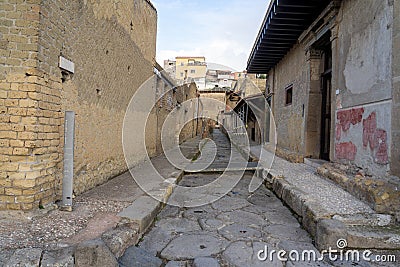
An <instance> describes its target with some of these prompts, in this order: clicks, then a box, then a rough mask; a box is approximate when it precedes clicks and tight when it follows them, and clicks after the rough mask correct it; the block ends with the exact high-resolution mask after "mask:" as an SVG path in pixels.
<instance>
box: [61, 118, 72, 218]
mask: <svg viewBox="0 0 400 267" xmlns="http://www.w3.org/2000/svg"><path fill="white" fill-rule="evenodd" d="M74 132H75V112H73V111H66V112H65V123H64V177H63V184H62V206H61V209H62V210H65V211H72V194H73V177H74V139H75V133H74Z"/></svg>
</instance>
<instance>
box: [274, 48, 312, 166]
mask: <svg viewBox="0 0 400 267" xmlns="http://www.w3.org/2000/svg"><path fill="white" fill-rule="evenodd" d="M305 66H306V56H305V51H304V47H303V46H302V45H296V46H294V47H293V48H292V49H291V50H290V51H289V53H288V54H287V55H286V57H285V58H283V59H282V61H280V62H279V63H278V64H277V65H276V67H275V68H274V69H273V70H271V71H270V73H269V74H268V85H269V87H270V89H271V90H272V91H273V92H274V96H273V107H272V111H273V115H274V120H275V124H276V132H277V137H276V138H277V142H278V143H277V150H282V151H281V153H285V152H284V150H288V152H290V153H291V152H294V154H297V155H300V156H301V155H304V127H305V123H304V116H303V106H304V108H305V107H306V106H307V96H308V90H307V88H308V82H307V81H308V79H309V78H308V76H309V75H308V73H307V68H305ZM289 85H293V97H292V99H293V102H292V104H291V105H286V102H285V101H286V90H285V89H286V87H287V86H289ZM278 154H279V151H278ZM282 156H284V155H282ZM291 159H292V160H294V161H301V160H300V159H296V157H295V158H291Z"/></svg>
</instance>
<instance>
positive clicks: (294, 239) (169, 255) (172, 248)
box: [122, 130, 329, 267]
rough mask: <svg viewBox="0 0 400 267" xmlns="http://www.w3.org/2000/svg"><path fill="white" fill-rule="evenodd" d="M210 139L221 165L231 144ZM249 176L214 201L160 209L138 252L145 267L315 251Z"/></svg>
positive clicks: (249, 262)
mask: <svg viewBox="0 0 400 267" xmlns="http://www.w3.org/2000/svg"><path fill="white" fill-rule="evenodd" d="M213 140H214V142H215V144H216V146H217V148H218V153H217V157H216V159H215V161H214V162H213V165H225V164H226V163H227V161H228V160H229V155H230V146H229V145H227V144H229V142H228V140H227V139H226V137H225V136H223V135H222V134H221V132H220V131H219V130H216V131H215V132H214V134H213ZM219 175H220V174H218V173H194V174H189V175H185V176H184V178H183V179H182V181H181V182H180V185H181V186H186V187H197V186H202V185H204V184H208V183H210V182H212V181H214V180H216V179H217V178H218V177H219ZM252 176H253V174H252V173H249V172H248V173H245V175H244V177H243V178H242V179H241V180H240V181H239V183H238V184H237V185H236V186H235V188H233V189H232V190H231V191H230V192H229V193H228V194H227V195H225V196H223V197H222V198H220V199H219V200H217V201H216V202H214V203H211V204H208V205H204V206H201V207H195V208H179V207H174V206H167V207H166V208H165V209H164V210H163V211H161V213H160V214H159V215H158V217H157V219H156V222H155V224H154V226H153V228H152V229H151V230H150V231H149V232H148V233H147V234H146V235H145V236H144V238H143V240H142V241H141V242H140V243H139V247H138V248H137V249H138V252H137V253H139V255H143V254H145V255H148V257H153V261H152V262H154V265H151V264H150V265H146V266H159V263H160V261H159V260H160V259H161V260H162V261H163V262H164V264H166V266H167V267H171V266H255V267H257V266H284V263H282V262H281V261H279V260H277V259H276V255H275V256H274V257H273V258H274V260H273V261H272V262H271V261H269V260H266V261H261V260H259V259H258V253H259V251H260V250H265V248H267V249H268V251H271V250H277V249H285V250H292V249H298V250H300V251H301V250H305V249H308V250H309V249H312V250H315V251H317V250H316V248H315V247H314V246H313V244H312V240H311V238H310V236H309V235H308V233H307V232H306V231H305V230H304V229H302V228H301V226H300V224H299V222H298V221H297V220H296V218H295V217H294V216H293V215H292V213H291V211H290V210H289V209H288V208H287V207H285V206H284V205H283V204H282V202H281V201H280V200H279V199H278V198H277V197H276V196H275V195H274V193H272V192H271V191H270V190H268V189H266V188H265V187H264V186H262V187H260V188H259V189H258V190H257V191H255V192H253V193H249V191H248V186H249V183H250V181H251V179H252ZM174 194H175V193H173V194H172V196H171V197H172V198H173V197H174ZM260 256H264V254H260ZM148 257H147V258H148ZM157 260H158V261H157ZM147 262H149V261H148V260H147ZM136 264H140V263H138V262H137V263H136ZM290 264H292V263H286V266H304V264H305V263H304V262H302V263H300V265H299V263H293V264H292V265H290ZM122 265H123V264H122ZM138 266H139V265H138ZM311 266H329V265H325V263H318V264H313V265H311Z"/></svg>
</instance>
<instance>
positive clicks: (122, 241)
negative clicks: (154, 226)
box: [101, 227, 139, 258]
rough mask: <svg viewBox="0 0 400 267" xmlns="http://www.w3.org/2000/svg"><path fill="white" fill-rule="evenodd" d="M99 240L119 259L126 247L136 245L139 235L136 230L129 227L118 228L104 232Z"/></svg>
mask: <svg viewBox="0 0 400 267" xmlns="http://www.w3.org/2000/svg"><path fill="white" fill-rule="evenodd" d="M101 239H102V240H103V242H104V243H105V244H106V245H107V247H108V248H109V249H110V250H111V252H112V253H113V254H114V255H115V257H116V258H119V257H121V256H122V254H123V253H124V252H125V250H126V249H127V248H128V247H130V246H133V245H135V244H136V242H137V241H138V239H139V233H138V230H134V229H131V228H129V227H118V228H115V229H112V230H109V231H107V232H105V233H104V234H103V235H102V237H101Z"/></svg>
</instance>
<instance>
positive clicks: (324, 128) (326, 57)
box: [320, 43, 332, 160]
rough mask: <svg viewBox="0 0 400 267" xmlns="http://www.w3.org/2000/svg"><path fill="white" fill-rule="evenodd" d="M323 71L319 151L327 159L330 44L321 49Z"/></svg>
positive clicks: (329, 131)
mask: <svg viewBox="0 0 400 267" xmlns="http://www.w3.org/2000/svg"><path fill="white" fill-rule="evenodd" d="M323 62H324V72H323V73H322V75H321V94H322V108H321V153H320V157H321V159H324V160H329V152H330V140H331V138H330V133H331V91H332V49H331V44H330V43H329V45H327V46H326V47H325V48H324V50H323Z"/></svg>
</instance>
